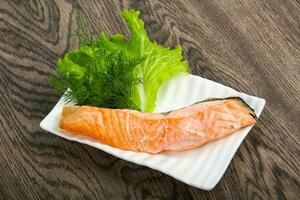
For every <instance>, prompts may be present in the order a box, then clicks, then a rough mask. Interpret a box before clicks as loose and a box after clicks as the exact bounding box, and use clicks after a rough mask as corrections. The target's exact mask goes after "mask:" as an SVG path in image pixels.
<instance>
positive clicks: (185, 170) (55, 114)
mask: <svg viewBox="0 0 300 200" xmlns="http://www.w3.org/2000/svg"><path fill="white" fill-rule="evenodd" d="M228 96H239V97H241V98H242V99H243V100H244V101H246V102H247V103H248V105H250V107H252V108H253V109H254V110H255V113H256V115H257V116H259V115H260V114H261V112H262V110H263V107H264V105H265V100H264V99H261V98H258V97H254V96H249V95H246V94H244V93H240V92H237V91H235V90H233V89H232V88H229V87H226V86H224V85H221V84H219V83H216V82H213V81H210V80H208V79H204V78H201V77H199V76H194V75H188V76H180V77H176V78H173V79H171V80H170V81H168V82H167V83H166V84H165V85H164V86H163V87H162V88H161V89H160V91H159V93H158V99H157V106H156V109H155V112H166V111H170V110H174V109H178V108H182V107H184V106H188V105H191V104H193V103H195V102H197V101H201V100H204V99H207V98H223V97H228ZM64 105H65V102H64V100H63V98H61V99H60V100H59V101H58V103H57V104H56V105H55V107H54V108H53V109H52V110H51V112H50V113H49V114H48V115H47V116H46V117H45V119H43V121H42V122H41V123H40V126H41V128H42V129H44V130H46V131H49V132H51V133H53V134H55V135H58V136H60V137H63V138H65V139H68V140H72V141H76V142H80V143H82V144H87V145H90V146H92V147H95V148H98V149H101V150H102V151H105V152H107V153H109V154H112V155H114V156H116V157H119V158H122V159H124V160H127V161H130V162H133V163H136V164H139V165H144V166H147V167H150V168H152V169H156V170H159V171H161V172H163V173H165V174H168V175H170V176H172V177H174V178H176V179H178V180H180V181H182V182H184V183H186V184H189V185H192V186H194V187H198V188H201V189H204V190H211V189H213V188H214V187H215V186H216V184H217V183H218V182H219V180H220V179H221V177H222V176H223V174H224V172H225V170H226V168H227V167H228V165H229V163H230V161H231V159H232V158H233V156H234V154H235V152H236V150H237V149H238V147H239V146H240V144H241V143H242V141H243V140H244V138H245V137H246V135H247V134H248V133H249V131H250V129H251V128H252V127H253V126H248V127H246V128H243V129H241V130H239V131H237V132H236V133H234V134H232V135H230V136H228V137H226V138H223V139H220V140H217V141H214V142H211V143H208V144H206V145H204V146H201V147H199V148H195V149H192V150H187V151H180V152H164V153H160V154H156V155H152V154H148V153H137V152H132V151H123V150H121V149H117V148H114V147H111V146H108V145H105V144H102V143H101V142H99V141H96V140H94V139H91V138H88V137H84V136H76V135H72V134H71V133H68V132H66V131H64V130H62V129H59V128H58V122H59V120H60V115H61V111H62V108H63V107H64Z"/></svg>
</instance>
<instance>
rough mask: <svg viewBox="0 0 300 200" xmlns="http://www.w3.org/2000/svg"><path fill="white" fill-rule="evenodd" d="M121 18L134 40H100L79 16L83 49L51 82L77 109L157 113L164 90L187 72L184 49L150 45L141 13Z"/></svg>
mask: <svg viewBox="0 0 300 200" xmlns="http://www.w3.org/2000/svg"><path fill="white" fill-rule="evenodd" d="M122 16H123V18H124V19H125V21H126V22H127V24H128V27H129V29H130V30H131V33H132V36H131V38H130V39H129V40H128V41H126V40H125V36H124V35H122V34H116V35H113V36H111V37H109V38H107V37H106V36H105V34H104V33H101V34H100V35H99V38H98V39H97V40H96V39H94V38H95V34H94V32H92V33H88V32H87V31H86V29H85V23H84V21H83V19H82V18H81V17H80V15H77V18H76V19H77V27H78V28H77V31H76V34H75V35H77V37H78V38H79V42H80V47H79V48H78V49H76V50H75V51H72V52H70V53H68V54H66V55H65V56H64V58H63V59H59V60H58V62H57V70H58V72H59V74H58V76H56V77H51V81H52V83H53V85H54V87H55V88H56V90H57V91H59V92H65V91H66V93H65V95H64V97H65V99H66V100H67V101H73V102H75V103H77V104H79V105H92V106H98V107H107V108H128V109H136V110H142V111H148V112H151V111H153V109H154V107H155V102H156V96H157V92H158V89H159V88H160V86H161V85H162V84H163V83H165V82H166V81H167V80H168V79H170V78H171V77H172V76H174V75H176V74H179V73H187V72H188V66H187V63H186V61H184V60H183V58H182V54H181V48H180V47H177V48H176V49H173V50H171V49H169V48H164V47H162V46H160V45H158V44H157V43H156V42H152V41H150V39H149V37H148V35H147V33H146V31H145V29H144V23H143V21H142V20H140V19H139V12H138V11H133V10H130V11H124V12H122Z"/></svg>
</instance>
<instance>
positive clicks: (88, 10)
mask: <svg viewBox="0 0 300 200" xmlns="http://www.w3.org/2000/svg"><path fill="white" fill-rule="evenodd" d="M126 8H134V9H137V10H140V11H141V17H142V19H143V20H144V21H145V24H146V29H147V31H148V33H149V35H150V36H151V38H152V39H153V40H156V41H158V43H160V44H163V45H165V46H170V47H174V46H175V45H176V44H180V45H182V47H183V51H184V56H185V58H186V59H187V60H188V62H189V65H190V67H191V72H192V73H193V74H197V75H200V76H202V77H205V78H209V79H211V80H214V81H217V82H220V83H222V84H225V85H228V86H230V87H233V88H235V89H237V90H239V91H243V92H246V93H248V94H252V95H256V96H259V97H262V98H265V99H266V101H267V104H266V107H265V109H264V111H263V114H262V116H261V118H260V119H259V121H258V123H257V124H256V125H255V127H254V128H253V129H252V130H251V132H250V134H249V136H248V137H247V138H246V139H245V141H244V142H243V143H242V145H241V146H240V148H239V150H238V151H237V154H236V156H235V157H234V159H233V161H232V162H231V164H230V166H229V168H228V169H227V171H226V173H225V175H224V176H223V178H222V179H221V181H220V182H219V184H218V185H217V186H216V187H215V189H213V190H212V191H209V192H206V191H203V190H200V189H197V188H194V187H190V186H188V185H186V184H184V183H181V182H179V181H177V180H175V179H173V178H171V177H169V176H167V175H164V174H162V173H160V172H158V171H154V170H151V169H149V168H146V167H141V166H138V165H135V164H132V163H129V162H126V161H123V160H120V159H118V158H115V157H114V156H111V155H109V154H107V153H104V152H101V151H99V150H97V149H94V148H91V147H89V146H86V145H81V144H78V143H74V142H70V141H67V140H64V139H62V138H59V137H56V136H54V135H52V134H48V133H46V132H45V131H42V130H41V129H40V128H39V122H40V121H41V120H42V118H43V117H45V115H46V114H47V113H48V112H49V111H50V110H51V108H52V107H53V106H54V104H55V103H56V102H57V100H58V99H59V96H58V95H57V94H55V93H54V92H53V90H52V87H51V85H50V84H49V82H48V76H49V75H50V74H55V65H56V61H57V59H58V58H59V57H62V56H63V55H64V54H65V53H66V52H68V51H70V50H73V49H75V48H76V47H78V40H77V39H76V38H75V37H72V36H71V34H70V33H72V32H73V31H74V29H75V28H76V23H75V11H76V10H80V11H81V12H82V15H84V17H85V18H86V19H87V20H88V22H89V28H90V29H95V30H96V31H97V32H100V31H104V32H105V33H107V34H114V33H125V34H129V31H128V30H127V29H126V28H125V25H124V22H123V21H122V19H121V18H120V16H119V13H120V11H121V10H123V9H126ZM299 99H300V2H299V1H297V0H175V1H174V0H173V1H171V0H164V1H158V0H148V1H146V0H143V1H121V0H119V1H118V0H115V1H111V0H77V1H75V0H57V1H54V0H31V1H16V0H15V1H12V0H0V103H1V106H0V199H48V198H49V199H55V198H58V199H63V198H67V197H71V198H72V199H73V198H77V199H96V198H97V199H300V161H299V160H300V159H299V158H300V149H299V145H300V140H299V134H300V100H299Z"/></svg>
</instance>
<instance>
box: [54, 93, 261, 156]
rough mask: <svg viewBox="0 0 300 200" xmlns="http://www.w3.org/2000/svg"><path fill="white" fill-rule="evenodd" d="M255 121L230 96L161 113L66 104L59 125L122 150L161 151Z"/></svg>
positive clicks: (248, 110)
mask: <svg viewBox="0 0 300 200" xmlns="http://www.w3.org/2000/svg"><path fill="white" fill-rule="evenodd" d="M255 122H256V115H255V113H254V111H253V110H252V109H251V108H250V107H249V106H248V105H247V104H246V103H245V102H244V101H243V100H242V99H241V98H239V97H229V98H226V99H213V100H208V101H204V102H199V103H196V104H193V105H191V106H188V107H185V108H182V109H179V110H175V111H171V112H168V113H160V114H159V113H142V112H138V111H135V110H128V109H108V108H98V107H92V106H65V107H64V108H63V111H62V116H61V120H60V123H59V127H60V128H62V129H65V130H67V131H70V132H72V133H73V134H79V135H85V136H90V137H92V138H95V139H97V140H99V141H100V142H102V143H104V144H108V145H110V146H113V147H117V148H120V149H124V150H132V151H139V152H149V153H159V152H162V151H179V150H186V149H191V148H195V147H199V146H201V145H203V144H205V143H207V142H210V141H213V140H217V139H219V138H222V137H225V136H227V135H229V134H231V133H233V132H235V131H236V130H238V129H240V128H242V127H245V126H248V125H251V124H254V123H255Z"/></svg>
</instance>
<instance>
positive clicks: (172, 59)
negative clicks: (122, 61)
mask: <svg viewBox="0 0 300 200" xmlns="http://www.w3.org/2000/svg"><path fill="white" fill-rule="evenodd" d="M139 15H140V12H139V11H135V10H127V11H123V12H122V17H123V18H124V19H125V21H126V22H127V25H128V28H129V29H130V31H131V38H130V39H129V41H128V42H127V43H126V42H125V40H124V37H123V36H122V35H114V36H112V37H111V38H110V41H111V42H112V43H113V44H114V45H115V46H116V47H119V48H125V49H126V50H127V52H128V53H129V54H130V55H137V56H140V57H143V58H144V59H145V61H144V62H142V63H141V64H140V66H139V68H140V71H139V76H140V78H141V79H142V82H143V85H142V88H141V90H140V95H139V97H135V101H136V102H141V103H140V106H141V110H143V111H146V112H151V111H153V110H154V108H155V103H156V97H157V93H158V90H159V88H160V87H161V86H162V85H163V84H164V83H165V82H166V81H167V80H169V79H170V78H171V77H173V76H175V75H178V74H180V73H184V74H187V73H188V69H189V67H188V65H187V62H186V61H185V60H184V59H183V57H182V49H181V47H180V46H177V47H176V48H175V49H169V48H165V47H163V46H161V45H159V44H157V43H156V42H152V41H151V40H150V38H149V36H148V34H147V32H146V30H145V28H144V22H143V21H142V20H141V19H140V18H139ZM138 98H140V99H138Z"/></svg>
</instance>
